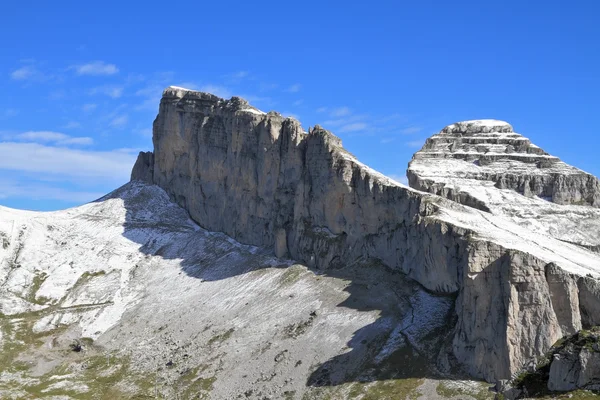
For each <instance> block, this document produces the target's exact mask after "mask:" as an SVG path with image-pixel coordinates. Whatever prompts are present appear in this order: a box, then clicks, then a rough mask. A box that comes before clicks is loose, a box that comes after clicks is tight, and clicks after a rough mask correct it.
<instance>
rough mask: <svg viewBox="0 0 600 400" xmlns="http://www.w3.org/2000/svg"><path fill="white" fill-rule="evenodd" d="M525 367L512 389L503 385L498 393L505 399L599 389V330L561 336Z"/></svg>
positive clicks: (596, 328) (598, 328)
mask: <svg viewBox="0 0 600 400" xmlns="http://www.w3.org/2000/svg"><path fill="white" fill-rule="evenodd" d="M529 364H530V365H529V366H528V367H527V368H525V369H524V370H523V371H522V372H520V373H519V374H518V377H517V378H516V379H514V380H513V382H512V383H513V384H514V385H515V387H514V388H511V387H510V385H507V384H505V385H504V387H499V392H502V393H504V394H505V397H507V398H527V397H530V396H544V395H547V394H548V391H550V392H568V391H573V390H577V389H583V390H600V327H595V328H593V329H591V330H581V331H579V332H577V333H576V334H574V335H569V336H566V337H564V338H563V339H561V340H560V341H559V342H557V343H556V344H555V345H554V346H553V347H552V348H551V349H550V350H549V351H548V352H547V353H546V354H544V355H543V356H540V357H536V358H535V359H534V360H532V362H531V363H529Z"/></svg>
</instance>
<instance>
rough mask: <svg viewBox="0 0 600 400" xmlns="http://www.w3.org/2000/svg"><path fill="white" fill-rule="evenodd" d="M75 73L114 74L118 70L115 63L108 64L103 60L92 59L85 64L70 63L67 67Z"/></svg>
mask: <svg viewBox="0 0 600 400" xmlns="http://www.w3.org/2000/svg"><path fill="white" fill-rule="evenodd" d="M69 69H72V70H74V71H75V73H76V74H77V75H93V76H99V75H114V74H116V73H118V72H119V69H118V68H117V66H116V65H115V64H108V63H106V62H104V61H92V62H89V63H87V64H80V65H72V66H70V67H69Z"/></svg>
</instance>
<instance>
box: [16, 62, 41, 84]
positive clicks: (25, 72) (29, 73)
mask: <svg viewBox="0 0 600 400" xmlns="http://www.w3.org/2000/svg"><path fill="white" fill-rule="evenodd" d="M38 73H39V72H38V70H37V69H35V68H34V67H33V66H31V65H26V66H24V67H21V68H18V69H15V70H14V71H12V72H11V73H10V78H11V79H14V80H15V81H23V80H26V79H29V78H31V77H33V76H35V75H37V74H38Z"/></svg>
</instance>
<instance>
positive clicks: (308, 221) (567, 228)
mask: <svg viewBox="0 0 600 400" xmlns="http://www.w3.org/2000/svg"><path fill="white" fill-rule="evenodd" d="M463 126H465V127H466V128H463ZM457 127H458V128H457ZM509 129H510V130H509ZM436 136H443V137H445V138H444V139H434V138H435V136H434V138H431V139H430V140H428V142H427V143H426V145H425V147H424V148H423V149H422V150H421V151H420V152H418V153H417V154H416V155H415V157H414V159H413V161H411V164H410V166H409V171H408V176H409V179H410V183H411V185H413V186H414V188H410V187H407V186H405V185H402V184H400V183H398V182H395V181H394V180H392V179H390V178H388V177H386V176H384V175H382V174H380V173H378V172H376V171H374V170H372V169H371V168H369V167H367V166H365V165H364V164H362V163H360V162H359V161H358V160H356V158H355V157H354V156H353V155H351V154H350V153H348V152H347V151H346V150H344V149H343V147H342V143H341V140H340V139H339V138H337V137H336V136H334V135H333V134H332V133H330V132H328V131H326V130H324V129H322V128H321V127H319V126H315V127H314V128H310V129H309V130H308V131H305V130H303V128H302V127H301V125H300V123H299V122H298V121H296V120H294V119H292V118H284V117H283V116H281V115H280V114H278V113H276V112H269V113H264V112H262V111H260V110H258V109H256V108H255V107H252V106H251V105H249V104H248V103H247V102H246V101H245V100H243V99H240V98H236V97H233V98H231V99H230V100H224V99H221V98H219V97H217V96H214V95H211V94H208V93H202V92H195V91H190V90H186V89H182V88H177V87H169V88H167V89H166V90H165V91H164V93H163V97H162V100H161V104H160V109H159V114H158V116H157V118H156V120H155V121H154V127H153V143H154V151H153V152H147V153H141V154H140V156H139V157H138V160H137V162H136V164H135V166H134V167H133V171H132V181H131V182H130V183H128V184H126V185H125V186H123V187H122V188H120V189H117V190H116V191H115V192H113V193H111V194H109V195H107V196H105V197H103V198H101V199H99V200H97V201H95V202H93V203H90V204H86V205H84V206H81V207H77V208H74V209H70V210H65V211H58V212H50V213H36V212H26V211H18V210H12V209H7V208H0V238H1V241H2V244H3V245H2V248H0V260H1V262H2V263H1V264H0V279H2V282H3V284H2V285H1V286H0V312H1V314H0V323H1V324H2V325H1V329H0V332H1V336H0V341H1V342H0V343H1V345H2V349H3V350H2V353H0V354H1V357H2V360H1V361H2V362H1V363H0V365H1V366H0V393H1V394H2V396H3V397H7V398H40V397H48V398H50V397H51V396H63V397H62V398H136V397H135V396H138V397H137V398H143V396H146V397H157V396H161V397H166V398H183V399H187V398H211V399H230V398H250V399H264V398H270V399H311V398H314V399H322V398H336V399H337V398H357V399H358V398H364V399H368V398H406V397H411V398H413V397H415V396H417V395H419V394H422V395H424V396H425V398H444V397H448V396H453V395H462V396H471V397H472V398H492V397H493V394H491V393H489V392H488V391H487V387H486V386H485V384H484V383H481V382H477V381H476V380H477V379H479V380H481V379H484V380H487V381H490V382H494V381H496V380H499V379H508V378H511V377H512V376H514V375H516V374H518V373H519V372H520V371H521V369H522V368H523V367H524V366H525V365H526V364H527V363H528V362H530V360H531V359H532V358H534V357H538V356H542V355H544V354H546V352H547V351H548V350H549V349H550V348H551V346H552V345H553V344H554V343H555V342H556V341H557V340H559V339H560V338H562V337H563V336H565V335H569V334H573V333H575V332H578V331H580V330H581V329H582V328H589V327H591V326H593V325H600V283H599V278H600V254H599V253H598V252H597V247H595V246H597V243H596V241H597V240H598V238H597V236H600V235H596V236H594V234H593V229H596V227H597V224H598V218H597V217H598V214H597V212H598V203H597V199H598V193H597V191H596V188H597V182H598V181H597V179H596V180H595V178H594V177H592V176H590V175H588V174H585V173H583V172H581V171H579V170H576V169H574V168H573V167H569V166H567V165H566V164H563V163H560V161H558V160H554V159H552V166H550V167H548V166H547V165H549V164H547V163H546V161H545V158H549V156H548V157H545V158H544V157H541V156H542V155H544V154H543V152H542V151H541V150H539V152H538V153H535V156H536V157H541V158H543V159H544V160H541V161H543V162H540V159H536V160H535V161H529V158H527V161H523V158H526V157H521V158H519V154H521V153H523V152H525V153H527V151H528V150H525V151H521V150H522V149H524V148H525V147H526V146H522V147H519V148H518V150H515V149H514V148H515V146H514V144H510V143H508V142H509V141H510V140H513V139H514V140H513V142H518V141H519V140H520V141H523V142H525V141H527V140H526V139H516V138H517V136H518V137H520V136H519V135H517V134H514V133H512V128H510V126H509V125H508V124H506V123H503V122H490V121H476V122H467V123H460V124H455V125H451V126H449V127H447V128H445V129H444V130H443V131H442V132H441V133H440V134H439V135H436ZM488 137H490V138H491V139H489V138H488ZM505 137H508V139H506V138H505ZM444 140H446V142H443V141H444ZM470 140H473V141H474V142H476V141H479V142H485V143H484V144H481V143H478V144H477V146H476V148H475V149H474V150H473V149H471V147H470V145H469V141H470ZM494 141H496V142H494ZM505 141H506V143H504V142H505ZM438 142H439V143H438ZM442 142H443V143H447V144H448V145H447V146H446V145H445V144H442ZM488 142H490V143H488ZM500 142H502V143H500ZM455 143H458V144H455ZM480 144H481V145H480ZM496 144H498V145H500V144H501V145H503V146H504V145H505V144H506V146H505V150H504V153H502V154H504V156H503V155H497V156H494V155H495V154H500V152H499V151H498V150H499V148H497V146H496ZM509 145H510V146H511V147H509ZM461 146H462V147H461ZM486 146H487V147H488V149H489V150H488V151H485V147H486ZM527 146H529V147H528V148H531V149H535V147H534V146H533V145H531V144H530V143H529V142H528V141H527ZM459 148H462V150H459ZM508 150H509V151H508ZM531 151H532V152H536V150H531ZM462 153H468V154H469V155H468V156H463V155H462ZM513 153H514V154H513ZM515 154H516V155H515ZM527 154H528V153H527ZM532 154H533V153H532ZM530 158H532V159H533V158H534V156H531V157H530ZM442 161H443V162H445V163H447V164H448V166H447V167H445V166H443V165H442V166H441V167H438V166H437V165H434V163H436V162H442ZM475 161H477V162H475ZM512 162H514V163H517V162H518V163H524V164H526V165H524V166H522V168H521V169H520V170H519V169H518V168H516V167H511V168H508V169H509V172H511V173H512V174H513V175H510V174H509V173H504V175H502V173H501V172H489V171H488V170H486V169H485V168H488V169H489V170H490V171H500V170H501V168H500V166H501V165H502V164H503V163H512ZM463 164H464V165H463ZM530 164H531V165H530ZM440 165H441V164H440ZM533 165H535V168H534V167H533ZM471 166H475V167H478V168H481V171H480V174H479V175H477V173H476V172H472V171H471V170H473V171H475V170H476V169H477V168H475V167H471ZM441 168H443V169H441ZM452 168H454V169H453V170H452ZM544 168H546V169H552V171H555V170H556V171H558V172H552V173H548V174H547V175H548V176H551V177H552V178H547V177H546V175H544V173H545V172H548V171H537V169H544ZM561 168H562V169H564V170H565V171H568V172H565V173H564V174H561V173H560V171H559V169H561ZM436 170H438V171H439V172H440V174H436V173H434V172H435V171H436ZM571 172H572V173H571ZM494 174H495V175H494ZM519 174H520V175H519ZM552 174H554V175H552ZM500 175H502V176H500ZM525 175H531V177H530V178H529V179H525ZM571 175H572V176H571ZM454 178H455V180H452V179H454ZM461 179H462V180H461ZM552 179H554V180H552ZM526 180H527V181H528V182H536V183H532V184H530V185H529V186H528V187H529V188H530V189H529V191H526V190H525V189H522V187H524V186H523V185H521V186H519V183H518V182H524V181H526ZM473 181H477V182H473ZM499 181H501V182H503V183H502V186H501V187H499V185H498V184H497V182H499ZM594 185H596V186H594ZM531 187H533V188H534V189H535V190H532V189H531ZM538 187H543V189H542V190H541V191H537V188H538ZM549 187H552V188H553V189H552V190H551V189H548V188H549ZM430 192H431V193H430ZM540 196H541V197H540ZM550 197H551V198H550ZM498 199H509V200H498ZM511 199H512V200H511ZM513 200H514V201H513ZM550 200H551V201H550ZM508 203H510V204H508ZM507 204H508V205H507ZM530 205H531V207H530ZM511 207H512V208H511ZM535 213H537V214H535ZM586 215H587V218H586ZM585 224H587V225H585ZM569 232H572V233H569ZM57 398H58V397H57Z"/></svg>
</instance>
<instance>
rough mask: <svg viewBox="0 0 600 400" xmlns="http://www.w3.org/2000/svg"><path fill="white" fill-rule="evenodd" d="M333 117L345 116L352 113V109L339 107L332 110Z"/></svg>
mask: <svg viewBox="0 0 600 400" xmlns="http://www.w3.org/2000/svg"><path fill="white" fill-rule="evenodd" d="M329 115H331V116H332V117H344V116H346V115H350V109H349V108H348V107H338V108H334V109H333V110H331V112H330V113H329Z"/></svg>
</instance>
